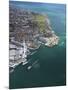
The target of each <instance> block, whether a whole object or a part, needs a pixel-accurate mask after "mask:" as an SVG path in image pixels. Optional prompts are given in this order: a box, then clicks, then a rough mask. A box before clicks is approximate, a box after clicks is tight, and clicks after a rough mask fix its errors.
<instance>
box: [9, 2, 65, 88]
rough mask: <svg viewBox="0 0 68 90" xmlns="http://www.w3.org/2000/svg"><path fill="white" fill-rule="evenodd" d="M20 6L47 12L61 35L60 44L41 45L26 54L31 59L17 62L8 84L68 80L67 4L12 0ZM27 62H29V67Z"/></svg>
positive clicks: (55, 83) (22, 85)
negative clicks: (67, 56)
mask: <svg viewBox="0 0 68 90" xmlns="http://www.w3.org/2000/svg"><path fill="white" fill-rule="evenodd" d="M10 3H11V4H13V5H14V6H16V7H18V8H24V9H29V10H31V11H33V12H37V13H42V14H47V15H48V17H49V19H50V22H51V25H52V28H53V30H54V31H55V32H56V34H57V35H58V36H59V38H60V41H59V44H58V45H57V46H54V47H51V48H49V47H46V46H45V45H41V46H40V48H39V49H37V50H35V51H34V52H35V53H34V54H32V55H30V56H28V57H27V59H28V60H29V63H28V64H26V65H25V66H22V64H20V65H18V66H17V67H16V68H15V70H14V72H12V73H10V77H9V79H10V81H9V85H10V86H9V88H30V87H42V86H60V85H65V84H66V34H65V33H66V31H65V29H66V27H65V8H66V5H64V4H47V3H46V4H45V3H31V2H17V1H15V2H14V1H13V2H12V1H11V2H10ZM28 66H30V67H29V68H30V69H29V68H28Z"/></svg>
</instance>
